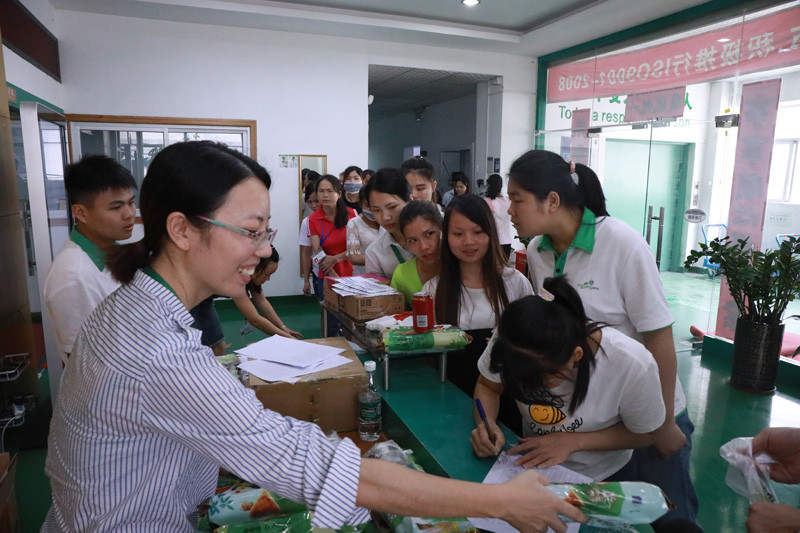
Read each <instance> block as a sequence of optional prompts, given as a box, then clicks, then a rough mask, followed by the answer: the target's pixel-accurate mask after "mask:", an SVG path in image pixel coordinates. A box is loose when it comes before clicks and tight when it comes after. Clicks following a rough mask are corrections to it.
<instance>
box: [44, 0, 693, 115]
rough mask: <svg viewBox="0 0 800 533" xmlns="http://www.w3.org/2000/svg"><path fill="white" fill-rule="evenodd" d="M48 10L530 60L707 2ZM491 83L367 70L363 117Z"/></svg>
mask: <svg viewBox="0 0 800 533" xmlns="http://www.w3.org/2000/svg"><path fill="white" fill-rule="evenodd" d="M49 1H50V3H51V4H52V5H53V7H55V8H56V9H64V10H70V11H80V12H89V13H102V14H109V15H118V16H129V17H137V18H149V19H156V20H173V21H179V22H191V23H198V24H212V25H222V26H233V27H245V28H258V29H268V30H275V31H289V32H297V33H313V34H316V35H329V36H338V37H348V38H356V39H369V40H376V41H384V42H403V43H416V44H420V45H427V46H433V47H441V48H456V49H462V50H474V51H481V52H495V53H502V54H511V55H519V56H526V57H531V58H534V57H539V56H542V55H545V54H548V53H551V52H554V51H558V50H562V49H564V48H568V47H570V46H574V45H577V44H580V43H583V42H586V41H589V40H592V39H595V38H598V37H602V36H605V35H608V34H611V33H614V32H617V31H620V30H623V29H626V28H629V27H632V26H636V25H638V24H641V23H644V22H648V21H651V20H654V19H657V18H660V17H663V16H665V15H669V14H672V13H675V12H677V11H681V10H683V9H687V8H689V7H692V6H695V5H698V4H702V3H705V1H706V0H668V1H663V0H481V3H480V4H478V5H477V6H475V7H471V8H470V7H466V6H464V5H462V4H461V1H460V0H285V1H274V0H49ZM493 77H494V76H486V75H476V74H470V73H459V72H443V71H434V70H427V69H416V68H404V67H388V66H380V65H371V66H370V72H369V90H370V94H372V95H373V96H374V97H375V100H374V102H373V104H372V106H371V107H370V113H371V114H376V115H377V114H381V115H391V114H395V113H398V112H402V111H409V110H413V109H418V108H420V107H423V106H425V105H432V104H434V103H439V102H442V101H445V100H449V99H452V98H458V97H461V96H466V95H469V94H474V93H475V92H476V84H477V83H478V82H480V81H486V80H488V79H492V78H493Z"/></svg>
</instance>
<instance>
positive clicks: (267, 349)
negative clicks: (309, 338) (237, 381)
mask: <svg viewBox="0 0 800 533" xmlns="http://www.w3.org/2000/svg"><path fill="white" fill-rule="evenodd" d="M343 351H344V350H342V349H341V348H335V347H333V346H324V345H321V344H314V343H313V342H305V341H299V340H296V339H289V338H287V337H282V336H280V335H273V336H271V337H269V338H266V339H264V340H262V341H258V342H254V343H253V344H251V345H249V346H245V347H244V348H242V349H241V350H236V353H238V354H241V355H245V356H247V357H249V358H250V359H260V360H262V361H272V362H274V363H281V364H283V365H289V366H294V367H298V368H308V367H310V366H313V365H316V364H318V363H320V362H321V361H324V360H325V359H328V358H330V357H333V356H335V355H338V354H340V353H342V352H343Z"/></svg>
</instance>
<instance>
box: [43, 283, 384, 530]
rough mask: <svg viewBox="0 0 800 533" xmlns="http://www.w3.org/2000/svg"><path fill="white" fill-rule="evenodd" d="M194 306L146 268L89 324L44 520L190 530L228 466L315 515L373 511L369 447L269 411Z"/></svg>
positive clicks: (54, 524)
mask: <svg viewBox="0 0 800 533" xmlns="http://www.w3.org/2000/svg"><path fill="white" fill-rule="evenodd" d="M192 321H193V320H192V317H191V315H189V313H188V311H187V310H186V309H185V308H184V306H183V304H181V302H180V301H179V300H178V298H177V297H176V296H175V295H174V294H173V293H172V292H171V291H169V290H168V289H167V288H166V287H165V286H163V285H161V284H160V283H159V282H157V281H155V280H154V279H152V278H151V277H149V276H147V275H146V274H144V273H142V272H137V273H136V276H135V278H134V280H133V282H131V283H130V284H128V285H126V286H123V287H122V288H120V289H119V290H117V291H116V292H115V293H113V294H112V295H111V296H109V297H108V298H106V299H105V300H104V301H103V302H102V303H101V304H100V305H99V306H98V307H97V308H96V310H95V311H94V312H93V313H92V314H91V315H90V316H89V318H88V319H87V320H86V322H85V323H84V325H83V327H82V329H81V333H80V334H79V335H78V339H77V342H76V343H75V348H74V350H73V354H72V357H71V358H70V361H69V364H68V365H67V367H66V369H65V372H64V376H63V381H62V385H61V397H60V399H59V402H58V404H57V405H56V408H55V411H54V413H53V420H52V424H51V427H50V437H49V441H48V446H49V449H48V454H47V464H46V468H45V471H46V473H47V475H48V476H49V477H50V483H51V485H52V489H53V506H52V507H51V509H50V512H49V513H48V515H47V519H46V520H45V523H44V525H43V526H42V531H47V532H49V531H59V532H63V531H115V532H117V531H119V532H122V531H130V532H137V533H141V532H147V531H154V532H156V531H157V532H159V533H161V532H165V531H170V532H172V531H175V532H178V531H186V532H189V531H193V528H192V526H191V523H190V520H189V518H188V516H189V515H191V514H192V513H194V512H195V511H196V508H197V505H198V504H199V503H200V502H201V501H203V500H204V499H205V498H208V497H209V496H211V495H213V494H214V489H215V487H216V479H217V472H218V469H219V467H220V466H222V467H223V468H225V469H227V470H229V471H231V472H233V473H235V474H236V475H238V476H240V477H242V478H243V479H246V480H249V481H251V482H253V483H256V484H258V485H260V486H262V487H264V488H267V489H269V490H272V491H274V492H276V493H278V494H280V495H282V496H285V497H287V498H291V499H293V500H296V501H302V502H306V503H307V504H308V505H309V507H310V508H311V509H313V510H314V520H313V525H315V526H319V527H332V528H337V527H340V526H342V525H343V524H356V523H360V522H364V521H366V520H367V519H368V518H369V516H368V514H367V511H366V510H365V509H361V508H358V507H356V505H355V500H356V493H357V490H358V474H359V468H360V464H361V463H360V455H359V451H358V448H356V446H355V445H354V444H353V443H352V442H351V441H350V440H349V439H345V440H343V441H340V442H339V443H338V444H335V443H332V442H331V441H329V440H328V439H327V438H326V437H325V435H324V434H323V433H322V431H321V430H320V429H319V427H318V426H316V425H314V424H310V423H307V422H301V421H298V420H295V419H292V418H284V417H282V416H280V415H279V414H277V413H275V412H273V411H269V410H265V409H264V408H263V406H262V405H261V403H260V402H259V401H258V400H257V399H256V397H255V394H254V393H253V391H251V390H249V389H247V388H245V387H244V386H243V385H242V384H241V383H239V382H238V381H236V379H234V378H233V377H232V376H231V375H230V373H229V372H228V371H227V370H226V369H225V368H223V367H222V366H221V365H219V364H218V363H217V362H216V361H215V359H214V357H213V355H212V354H211V350H210V349H209V348H206V347H204V346H202V345H201V344H200V332H199V331H197V330H195V329H193V328H191V327H190V325H191V324H192Z"/></svg>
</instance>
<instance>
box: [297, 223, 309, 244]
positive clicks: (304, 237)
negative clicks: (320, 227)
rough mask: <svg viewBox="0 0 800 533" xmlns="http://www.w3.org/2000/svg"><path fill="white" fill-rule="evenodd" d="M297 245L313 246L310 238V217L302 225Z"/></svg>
mask: <svg viewBox="0 0 800 533" xmlns="http://www.w3.org/2000/svg"><path fill="white" fill-rule="evenodd" d="M297 244H299V245H300V246H311V238H310V237H309V236H308V217H306V218H304V219H303V221H302V222H301V223H300V233H299V234H298V236H297Z"/></svg>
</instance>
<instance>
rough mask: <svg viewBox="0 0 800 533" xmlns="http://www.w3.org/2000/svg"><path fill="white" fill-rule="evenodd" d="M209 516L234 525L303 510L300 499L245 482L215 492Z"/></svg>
mask: <svg viewBox="0 0 800 533" xmlns="http://www.w3.org/2000/svg"><path fill="white" fill-rule="evenodd" d="M210 504H211V508H210V509H209V510H208V519H209V520H210V521H211V522H212V523H214V524H218V525H234V524H243V523H247V522H253V521H256V520H261V519H264V518H270V517H272V516H276V515H279V514H287V513H298V512H301V511H305V510H306V506H305V504H303V503H297V502H293V501H292V500H289V499H286V498H283V497H281V496H278V495H277V494H273V493H272V492H270V491H268V490H266V489H262V488H261V487H256V486H254V485H252V484H250V483H247V482H240V483H236V484H234V485H233V486H232V487H230V488H228V489H227V490H225V491H222V492H219V493H218V494H216V495H214V496H213V497H212V498H211V501H210Z"/></svg>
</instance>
